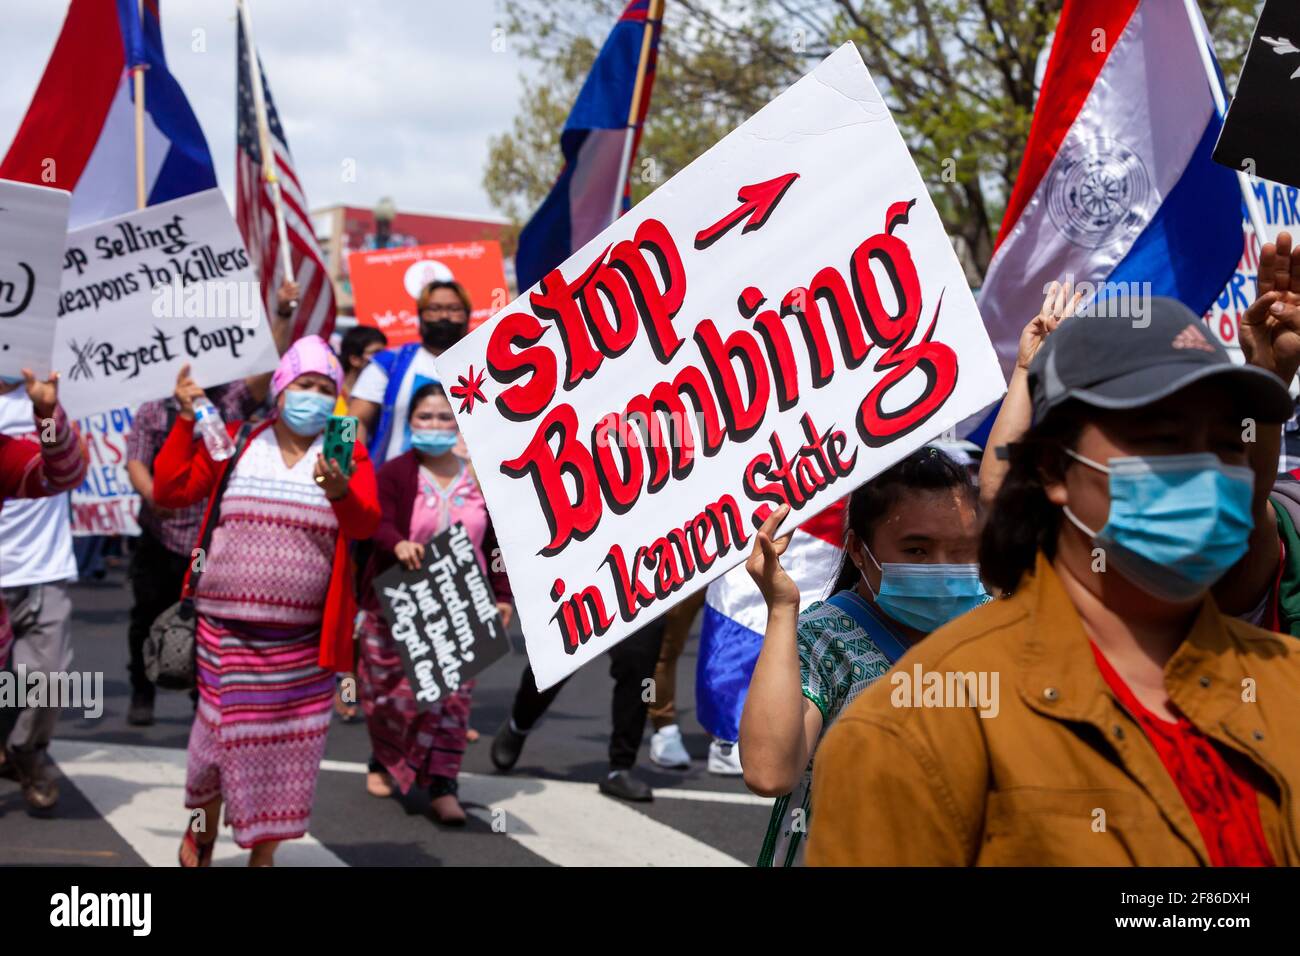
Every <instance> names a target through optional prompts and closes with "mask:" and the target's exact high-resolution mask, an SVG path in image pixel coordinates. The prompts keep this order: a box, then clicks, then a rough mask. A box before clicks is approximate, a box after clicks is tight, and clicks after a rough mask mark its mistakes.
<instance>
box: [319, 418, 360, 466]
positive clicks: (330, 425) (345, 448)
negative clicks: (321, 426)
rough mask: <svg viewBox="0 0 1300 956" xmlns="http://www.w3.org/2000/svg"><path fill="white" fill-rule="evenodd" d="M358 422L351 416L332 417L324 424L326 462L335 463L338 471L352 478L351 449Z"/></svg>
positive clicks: (355, 441) (354, 443)
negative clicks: (337, 465)
mask: <svg viewBox="0 0 1300 956" xmlns="http://www.w3.org/2000/svg"><path fill="white" fill-rule="evenodd" d="M358 425H359V422H358V421H357V419H356V418H355V417H354V416H352V415H332V416H330V420H329V421H328V422H326V424H325V449H324V455H325V460H326V461H336V462H338V464H339V469H340V470H341V471H342V472H343V474H345V475H347V476H348V477H349V478H351V477H352V467H353V465H352V449H353V448H355V447H356V444H357V428H358Z"/></svg>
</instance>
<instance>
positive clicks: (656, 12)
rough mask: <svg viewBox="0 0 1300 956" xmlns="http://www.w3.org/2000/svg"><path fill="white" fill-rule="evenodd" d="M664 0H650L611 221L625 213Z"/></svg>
mask: <svg viewBox="0 0 1300 956" xmlns="http://www.w3.org/2000/svg"><path fill="white" fill-rule="evenodd" d="M663 16H664V0H650V8H649V9H648V10H647V11H646V18H645V33H644V35H643V36H642V37H641V59H640V60H639V62H638V63H637V65H636V83H635V84H634V85H633V87H632V103H631V105H630V106H629V107H628V111H627V132H626V133H625V134H624V136H623V158H622V160H621V161H620V162H619V164H618V188H617V189H616V190H615V191H614V206H613V208H612V209H611V210H610V213H609V221H610V222H617V221H618V217H619V216H621V215H623V190H624V189H626V188H627V176H628V170H629V167H631V165H632V143H633V142H634V141H635V139H636V121H637V119H638V114H639V112H640V106H641V89H642V87H643V86H644V85H645V75H646V70H647V68H648V67H649V65H650V47H651V41H652V40H653V39H654V30H655V26H656V25H657V24H658V23H660V22H661V21H662V20H663Z"/></svg>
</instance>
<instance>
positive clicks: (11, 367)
mask: <svg viewBox="0 0 1300 956" xmlns="http://www.w3.org/2000/svg"><path fill="white" fill-rule="evenodd" d="M70 201H71V194H70V193H68V192H67V191H65V190H62V189H49V188H47V187H45V186H31V185H28V184H27V183H16V182H12V181H11V180H8V179H0V375H5V376H8V377H9V378H18V377H19V376H21V374H22V370H23V369H24V368H27V369H31V371H32V372H33V373H34V374H36V375H38V376H40V377H41V378H44V377H45V376H46V375H48V374H49V372H50V348H51V346H52V344H53V342H54V316H55V310H56V309H57V307H58V306H57V303H58V298H59V266H60V264H61V263H62V260H63V242H64V238H65V237H66V235H67V232H68V204H69V202H70Z"/></svg>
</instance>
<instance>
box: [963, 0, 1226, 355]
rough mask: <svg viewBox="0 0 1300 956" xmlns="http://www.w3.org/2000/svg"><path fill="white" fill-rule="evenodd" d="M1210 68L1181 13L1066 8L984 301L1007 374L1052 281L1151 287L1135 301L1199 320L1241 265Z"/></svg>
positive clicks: (1199, 29) (1175, 3)
mask: <svg viewBox="0 0 1300 956" xmlns="http://www.w3.org/2000/svg"><path fill="white" fill-rule="evenodd" d="M1207 62H1208V63H1209V64H1210V65H1211V66H1213V62H1214V61H1213V50H1211V49H1209V46H1208V40H1206V32H1205V25H1204V21H1203V20H1202V19H1201V15H1200V12H1199V10H1198V9H1197V8H1196V4H1195V3H1194V2H1191V0H1188V2H1184V0H1107V2H1106V3H1093V2H1088V0H1066V2H1065V6H1064V8H1063V9H1062V11H1061V18H1060V21H1059V23H1058V25H1057V28H1056V37H1055V39H1054V41H1053V43H1052V51H1051V55H1050V57H1049V59H1048V63H1047V70H1046V73H1045V74H1044V77H1043V84H1042V91H1041V93H1040V94H1039V97H1038V104H1037V106H1036V107H1035V110H1034V120H1033V125H1032V126H1031V127H1030V131H1029V142H1028V144H1027V145H1026V147H1025V157H1024V161H1023V162H1022V163H1021V165H1020V172H1019V175H1018V176H1017V178H1016V185H1015V189H1014V190H1013V191H1012V194H1011V198H1010V201H1009V202H1008V204H1007V212H1006V216H1005V217H1004V218H1003V221H1002V230H1001V233H1000V235H999V236H998V242H997V246H996V248H995V251H994V253H993V260H992V262H990V264H989V268H988V274H987V276H986V278H985V281H984V287H983V289H982V290H981V291H980V300H979V302H980V312H981V313H982V315H983V317H984V323H985V326H986V327H987V329H988V332H989V337H990V338H991V339H992V340H993V345H994V347H995V348H996V349H997V351H998V357H999V358H1000V359H1001V360H1002V363H1003V367H1004V369H1005V370H1006V371H1007V372H1008V373H1009V372H1010V369H1011V367H1012V364H1013V363H1014V362H1015V356H1016V345H1017V342H1018V341H1019V338H1020V331H1021V329H1023V328H1024V325H1025V323H1026V322H1027V321H1029V319H1031V318H1032V317H1033V316H1034V315H1036V314H1037V313H1038V309H1039V307H1040V305H1041V304H1042V301H1043V295H1044V293H1045V291H1046V287H1047V285H1048V284H1049V283H1051V282H1052V281H1053V280H1056V279H1061V278H1064V277H1066V276H1073V277H1074V280H1075V281H1076V283H1078V282H1086V283H1090V284H1093V285H1095V286H1099V287H1105V286H1108V285H1109V289H1119V288H1123V287H1129V288H1132V287H1133V286H1134V284H1145V283H1150V286H1149V287H1145V286H1143V289H1144V291H1143V294H1146V295H1160V296H1169V297H1171V298H1176V299H1178V300H1180V301H1181V302H1183V303H1184V304H1185V305H1187V306H1188V307H1189V308H1191V309H1192V311H1193V312H1195V313H1196V314H1197V315H1201V314H1203V313H1204V312H1205V311H1206V310H1208V309H1209V307H1210V305H1211V304H1212V303H1213V302H1214V300H1215V299H1216V298H1217V297H1218V295H1219V293H1220V292H1221V291H1222V290H1223V288H1224V286H1225V285H1226V284H1227V282H1228V279H1229V277H1230V276H1231V275H1232V272H1233V270H1234V269H1235V268H1236V265H1237V262H1238V260H1239V259H1240V258H1241V252H1242V245H1243V234H1242V226H1241V217H1242V194H1241V189H1240V186H1239V184H1238V181H1237V177H1236V175H1235V174H1234V173H1233V172H1232V170H1229V169H1225V168H1223V167H1222V166H1219V165H1217V164H1215V163H1214V162H1213V161H1212V159H1211V153H1212V152H1213V150H1214V144H1215V141H1216V140H1217V138H1218V135H1219V130H1220V128H1221V127H1222V125H1223V121H1222V118H1221V116H1220V115H1219V111H1218V108H1217V106H1216V103H1215V96H1214V88H1213V87H1212V86H1211V85H1210V78H1209V74H1208V72H1207ZM1214 69H1215V72H1216V74H1217V68H1214ZM1215 82H1216V83H1221V80H1220V78H1219V77H1218V76H1217V75H1216V76H1215ZM1109 289H1103V290H1102V291H1109Z"/></svg>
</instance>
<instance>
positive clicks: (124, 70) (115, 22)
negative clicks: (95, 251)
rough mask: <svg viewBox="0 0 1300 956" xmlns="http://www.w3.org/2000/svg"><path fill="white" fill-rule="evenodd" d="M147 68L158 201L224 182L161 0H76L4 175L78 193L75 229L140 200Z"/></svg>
mask: <svg viewBox="0 0 1300 956" xmlns="http://www.w3.org/2000/svg"><path fill="white" fill-rule="evenodd" d="M140 64H143V65H144V66H145V70H144V87H145V94H144V104H145V120H144V140H145V145H144V157H145V164H144V165H145V196H146V198H147V202H148V204H149V205H154V204H156V203H161V202H166V201H168V200H169V199H176V198H178V197H180V196H186V195H189V194H190V193H194V192H199V191H201V190H204V189H211V188H212V187H214V186H216V184H217V176H216V173H215V172H214V170H213V168H212V157H211V155H210V154H209V152H208V144H207V140H205V139H204V138H203V130H202V129H201V128H200V127H199V122H198V120H197V119H196V118H195V116H194V112H193V110H191V109H190V104H189V102H188V101H187V100H186V99H185V93H184V91H183V90H181V88H180V85H179V84H178V83H177V82H176V80H175V78H174V77H173V76H172V75H171V73H170V72H169V71H168V69H167V59H166V57H165V56H164V54H163V45H162V31H161V28H160V26H159V9H158V0H145V2H144V6H143V22H141V12H140V9H139V8H138V7H137V0H115V2H114V0H72V5H71V6H70V7H69V8H68V15H67V17H66V18H65V19H64V21H63V29H62V31H61V32H60V33H59V39H58V41H57V42H56V43H55V46H54V52H53V53H52V54H51V55H50V61H49V63H48V64H47V65H46V67H45V74H44V75H43V76H42V77H41V82H40V85H39V86H38V87H37V88H36V94H35V96H33V97H32V102H31V105H30V106H29V107H28V108H27V115H26V116H24V117H23V122H22V125H21V126H20V127H19V128H18V133H17V135H16V136H15V137H14V141H13V144H12V145H11V146H10V147H9V152H8V154H7V155H6V156H5V158H4V161H3V162H0V179H14V180H18V181H20V182H28V183H36V184H37V185H42V186H55V187H58V188H59V189H67V190H69V191H70V192H71V193H72V206H71V211H70V214H69V219H68V227H69V228H70V229H75V228H77V227H79V226H84V225H87V224H89V223H92V222H98V221H100V220H102V219H110V218H112V217H113V216H118V215H121V214H122V213H125V212H129V211H131V210H132V209H135V208H136V192H135V189H136V156H135V99H134V83H133V79H132V73H131V71H132V68H133V67H135V66H138V65H140Z"/></svg>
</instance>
